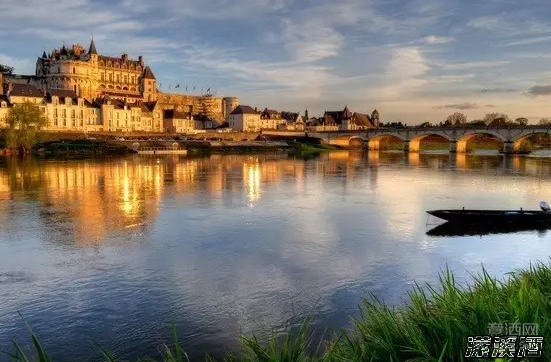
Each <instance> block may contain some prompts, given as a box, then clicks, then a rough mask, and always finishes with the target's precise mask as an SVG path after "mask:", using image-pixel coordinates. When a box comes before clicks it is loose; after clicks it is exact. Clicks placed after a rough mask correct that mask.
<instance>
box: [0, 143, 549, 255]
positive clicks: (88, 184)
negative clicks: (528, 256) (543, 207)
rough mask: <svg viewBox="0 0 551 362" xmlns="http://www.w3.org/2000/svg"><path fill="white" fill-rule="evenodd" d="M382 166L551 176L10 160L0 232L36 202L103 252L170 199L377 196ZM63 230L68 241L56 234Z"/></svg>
mask: <svg viewBox="0 0 551 362" xmlns="http://www.w3.org/2000/svg"><path fill="white" fill-rule="evenodd" d="M381 164H404V165H407V167H429V168H430V169H439V168H448V167H454V166H455V168H457V169H460V170H471V169H492V168H505V169H507V170H512V171H513V172H522V173H525V174H528V175H533V176H542V175H548V174H549V173H551V162H549V161H547V160H542V159H535V158H532V159H531V158H526V157H502V156H484V157H476V156H468V155H465V154H456V155H425V154H419V153H411V154H409V155H408V154H403V153H379V152H369V153H363V152H361V151H341V152H331V153H327V154H322V155H321V156H319V157H318V158H315V159H314V160H312V161H307V160H304V159H302V158H292V157H287V156H284V155H252V156H250V155H246V156H244V155H235V156H220V155H214V156H211V157H205V158H185V157H180V156H174V157H173V156H168V157H161V158H159V157H156V156H155V157H147V156H145V157H144V156H133V157H129V158H124V159H117V160H109V161H100V160H85V161H82V160H80V161H77V160H72V161H49V160H38V159H25V160H20V159H16V158H5V159H1V160H0V201H1V202H0V219H1V220H0V221H1V222H0V230H6V229H9V228H10V227H11V226H10V224H11V223H10V220H13V219H14V218H16V217H17V215H18V214H17V210H12V209H11V208H10V207H11V205H13V204H14V203H16V202H17V201H19V200H31V201H36V204H37V209H38V210H39V211H38V214H39V215H40V216H39V218H40V219H41V222H42V223H43V224H44V225H45V227H46V229H47V230H48V232H51V233H53V234H52V235H51V236H52V238H66V239H68V241H67V242H71V243H76V244H82V245H93V244H99V243H101V242H102V240H103V239H105V237H106V236H107V235H113V234H115V235H118V233H120V234H121V235H124V232H125V230H126V232H128V230H129V229H130V230H134V229H136V231H137V232H144V231H146V228H147V226H148V225H149V224H151V222H152V221H153V220H155V219H156V218H157V216H158V213H159V209H160V208H161V207H162V205H161V201H162V199H163V198H164V196H165V195H164V194H165V193H171V194H173V195H193V197H196V198H198V197H203V198H206V199H204V200H202V202H209V201H208V200H211V199H222V197H223V195H224V193H231V194H232V195H240V196H239V197H242V198H243V202H244V204H246V205H248V206H249V207H254V206H255V205H256V204H257V203H258V202H259V200H261V198H262V197H263V196H262V195H263V193H264V192H266V190H267V189H268V186H269V185H273V184H277V183H279V182H281V181H286V182H290V183H291V185H292V186H293V187H294V190H296V192H301V191H306V188H307V187H306V182H305V181H306V179H307V178H308V177H311V176H316V175H317V176H321V177H329V178H335V177H338V178H339V182H341V181H340V180H342V183H343V185H345V184H347V183H349V182H354V180H355V179H356V178H358V177H365V175H366V174H368V175H367V177H368V178H367V181H368V184H369V187H370V188H371V189H372V190H377V188H378V187H379V188H381V187H385V188H387V185H384V184H380V181H379V179H378V177H379V174H378V172H377V168H378V166H379V165H381ZM307 165H310V166H307ZM380 190H381V191H383V189H380ZM205 200H206V201H205ZM178 201H179V202H186V201H185V199H183V198H180V199H179V200H178ZM60 224H62V225H63V226H64V227H65V229H64V230H65V231H64V234H59V233H60V231H59V229H60V228H59V225H60ZM144 228H145V229H144Z"/></svg>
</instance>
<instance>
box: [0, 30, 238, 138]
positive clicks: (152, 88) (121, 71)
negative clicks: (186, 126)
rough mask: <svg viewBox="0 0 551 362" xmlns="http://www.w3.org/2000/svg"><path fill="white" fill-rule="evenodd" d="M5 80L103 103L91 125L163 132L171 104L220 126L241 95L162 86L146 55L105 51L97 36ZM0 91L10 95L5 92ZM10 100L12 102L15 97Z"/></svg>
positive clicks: (87, 102)
mask: <svg viewBox="0 0 551 362" xmlns="http://www.w3.org/2000/svg"><path fill="white" fill-rule="evenodd" d="M0 84H3V85H4V87H0V88H6V87H8V88H9V87H13V86H14V85H16V84H21V85H28V86H34V87H36V88H37V89H38V90H39V91H41V92H43V93H44V94H43V96H46V94H50V95H53V94H55V93H59V92H69V91H70V92H72V94H71V96H70V97H69V98H67V97H63V99H64V101H65V102H69V101H68V100H67V99H75V98H74V97H75V95H76V98H77V99H81V100H82V101H81V102H82V104H83V105H86V106H87V107H90V105H94V107H97V108H99V109H97V110H96V115H97V116H98V121H97V124H94V125H90V126H98V127H90V128H98V129H100V128H101V129H103V130H104V131H117V130H119V131H123V132H124V131H147V132H163V131H164V128H165V127H164V121H163V116H164V114H165V113H164V112H165V111H167V110H174V111H175V112H181V113H190V114H191V116H192V118H196V116H200V118H201V119H206V120H207V121H206V122H202V124H208V125H212V126H213V128H214V127H216V126H219V125H220V124H222V123H223V122H224V121H225V120H227V119H228V117H229V115H230V114H231V112H232V111H233V110H234V109H235V108H236V107H237V106H239V98H236V97H225V98H221V97H214V96H213V95H212V94H204V95H186V94H171V93H165V92H161V91H159V89H158V85H157V79H156V78H155V75H154V74H153V71H152V69H151V68H150V67H149V66H147V65H146V64H145V62H144V59H143V57H141V56H139V57H138V58H137V59H131V58H130V57H129V55H128V54H122V55H121V56H119V57H111V56H105V55H102V54H100V53H99V52H98V50H97V48H96V44H95V43H94V41H93V40H92V41H91V42H90V46H89V47H88V49H85V48H84V47H83V46H81V45H79V44H75V45H73V46H72V47H66V46H65V45H63V46H62V47H61V48H60V49H54V50H53V51H51V52H50V53H49V54H47V53H46V52H44V53H43V54H42V56H41V57H40V58H38V59H37V61H36V71H35V74H34V75H14V74H4V75H1V74H0ZM0 97H4V95H3V94H1V93H0ZM54 97H55V96H54ZM4 98H5V97H4ZM52 99H53V98H48V99H47V100H46V102H52ZM5 101H6V102H7V104H8V105H9V103H10V102H9V101H7V100H5ZM71 102H74V101H71ZM67 106H68V104H67ZM52 107H53V106H51V107H49V108H48V109H51V110H52V111H53V109H55V107H53V108H52ZM83 107H84V106H83ZM60 110H61V109H60ZM127 111H128V118H127V113H126V112H127ZM0 112H1V111H0ZM71 112H72V110H71ZM142 113H143V116H142ZM48 114H49V113H48ZM52 117H53V115H52ZM142 117H143V120H142ZM77 123H78V122H77ZM71 124H72V126H71V127H75V130H77V129H78V127H77V126H76V125H75V124H74V123H71ZM99 126H101V127H99ZM56 127H59V125H58V126H56Z"/></svg>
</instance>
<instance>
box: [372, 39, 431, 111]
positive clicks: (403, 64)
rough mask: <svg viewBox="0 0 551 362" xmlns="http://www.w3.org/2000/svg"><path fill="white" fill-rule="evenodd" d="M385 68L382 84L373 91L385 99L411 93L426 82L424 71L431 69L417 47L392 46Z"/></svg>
mask: <svg viewBox="0 0 551 362" xmlns="http://www.w3.org/2000/svg"><path fill="white" fill-rule="evenodd" d="M389 58H390V59H389V60H388V64H387V66H386V69H385V76H384V80H383V84H385V85H383V86H382V87H380V88H374V89H373V92H374V93H375V94H376V95H377V96H378V97H381V98H383V99H385V100H392V99H397V98H399V97H402V96H403V95H405V94H411V93H412V92H414V91H415V90H416V89H418V88H419V87H421V86H423V85H425V84H427V82H428V81H427V79H426V78H425V75H426V73H427V72H428V71H429V70H430V69H431V68H430V66H429V64H428V62H427V60H426V59H425V57H424V56H423V52H422V50H421V49H420V48H418V47H404V48H392V49H390V53H389Z"/></svg>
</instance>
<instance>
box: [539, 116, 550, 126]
mask: <svg viewBox="0 0 551 362" xmlns="http://www.w3.org/2000/svg"><path fill="white" fill-rule="evenodd" d="M538 124H539V125H540V126H549V125H551V118H547V117H543V118H542V119H540V120H539V121H538Z"/></svg>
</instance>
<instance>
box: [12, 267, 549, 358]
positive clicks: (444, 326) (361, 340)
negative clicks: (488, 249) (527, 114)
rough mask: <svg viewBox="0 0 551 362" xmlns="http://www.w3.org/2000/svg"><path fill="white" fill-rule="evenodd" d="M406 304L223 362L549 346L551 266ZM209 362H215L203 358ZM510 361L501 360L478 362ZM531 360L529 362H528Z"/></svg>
mask: <svg viewBox="0 0 551 362" xmlns="http://www.w3.org/2000/svg"><path fill="white" fill-rule="evenodd" d="M408 300H409V301H408V302H403V303H402V304H400V305H399V306H397V307H391V306H388V305H386V304H385V303H384V302H383V301H380V300H378V299H377V298H376V297H375V296H373V295H371V296H370V297H369V298H368V299H365V300H364V301H363V302H362V304H361V305H360V307H359V315H358V316H357V317H356V319H355V320H354V324H353V327H352V328H351V329H350V330H348V331H342V332H341V333H339V334H336V335H334V336H332V338H330V339H329V340H327V341H322V340H316V339H315V338H314V333H313V331H312V329H311V328H310V327H309V326H310V324H311V321H312V320H311V318H310V317H308V318H306V319H305V321H304V323H303V324H302V326H301V327H300V328H299V329H298V330H296V331H295V332H287V333H285V334H284V335H276V334H270V335H268V336H267V338H262V339H259V338H258V337H257V336H245V337H242V339H241V349H240V350H239V351H237V352H233V353H232V352H228V354H227V355H226V356H225V357H224V358H223V359H221V360H218V361H224V362H237V361H243V362H245V361H247V362H248V361H251V362H252V361H258V362H269V361H270V362H279V361H281V362H317V361H320V362H321V361H323V362H331V361H335V362H337V361H358V362H360V361H372V362H378V361H381V362H383V361H384V362H387V361H394V362H400V361H434V362H439V361H450V362H455V361H465V360H466V359H465V358H464V355H465V351H466V342H467V336H477V335H478V336H481V335H488V334H489V330H488V328H489V327H488V326H489V324H491V323H537V324H538V335H540V336H544V337H545V338H544V342H545V340H546V339H547V338H549V337H548V336H550V333H551V323H550V320H551V317H550V316H551V303H550V300H551V263H547V264H545V263H537V264H531V265H530V267H528V268H527V269H522V270H517V271H514V272H511V273H509V274H508V276H507V277H506V278H505V279H498V278H494V277H491V276H490V275H489V274H488V272H487V271H486V270H485V269H484V268H483V269H482V272H481V273H479V274H478V275H473V276H472V282H471V283H470V285H469V286H461V285H459V283H457V282H456V280H455V277H454V275H453V273H452V272H451V271H450V270H449V269H445V270H444V271H442V272H441V273H440V276H439V285H438V286H436V287H435V286H431V285H428V284H427V285H424V286H421V285H417V284H416V285H415V286H414V287H413V289H412V290H411V291H410V292H409V293H408ZM31 340H32V347H33V349H34V351H33V352H32V353H33V354H34V355H35V356H36V357H37V360H38V361H39V362H53V361H54V360H52V359H50V358H49V357H48V355H47V351H46V350H45V349H44V348H43V346H42V345H41V344H40V342H39V338H38V337H37V335H35V334H34V333H32V331H31ZM97 347H98V358H100V357H103V360H104V361H107V362H115V361H122V360H119V359H117V358H115V357H114V356H113V355H112V354H111V353H110V352H108V350H107V348H106V347H105V348H104V347H102V346H99V345H98V346H97ZM184 348H185V346H182V345H181V344H180V343H179V340H178V335H177V333H176V328H175V327H174V326H173V327H172V342H171V343H167V344H164V345H162V346H160V348H159V350H158V356H157V357H155V358H157V359H151V358H148V359H138V360H136V361H150V362H155V361H159V362H161V361H164V362H183V361H186V362H187V361H189V360H188V358H187V355H186V353H185V349H184ZM3 353H4V354H5V355H7V356H8V357H9V358H10V359H11V361H30V360H32V358H31V356H29V355H28V354H27V355H26V354H25V353H24V348H22V347H21V345H20V344H18V342H16V341H14V342H13V350H12V351H9V352H7V351H3ZM542 358H543V360H547V361H548V360H550V358H551V344H550V343H544V344H543V353H542ZM205 360H206V361H208V362H215V359H213V358H210V357H209V356H208V355H207V354H205ZM479 360H487V361H503V362H505V361H507V359H503V358H490V359H479ZM529 360H530V359H526V361H529Z"/></svg>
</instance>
